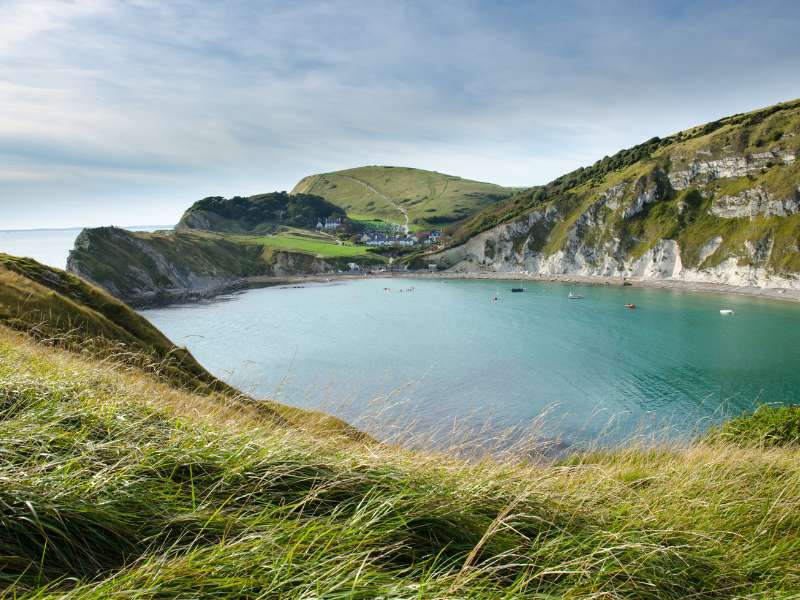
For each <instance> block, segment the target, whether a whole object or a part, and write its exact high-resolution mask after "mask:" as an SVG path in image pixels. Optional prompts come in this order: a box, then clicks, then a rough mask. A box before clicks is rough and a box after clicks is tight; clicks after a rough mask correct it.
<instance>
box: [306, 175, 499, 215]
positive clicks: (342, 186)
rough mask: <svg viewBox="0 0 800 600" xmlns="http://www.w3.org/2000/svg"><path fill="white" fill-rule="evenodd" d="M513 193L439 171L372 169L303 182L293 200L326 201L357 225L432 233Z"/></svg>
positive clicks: (313, 176) (318, 177)
mask: <svg viewBox="0 0 800 600" xmlns="http://www.w3.org/2000/svg"><path fill="white" fill-rule="evenodd" d="M514 191H515V190H514V189H511V188H504V187H501V186H499V185H495V184H492V183H482V182H479V181H471V180H469V179H462V178H461V177H456V176H454V175H445V174H442V173H437V172H435V171H424V170H422V169H411V168H407V167H381V166H370V167H359V168H355V169H346V170H344V171H335V172H332V173H322V174H319V175H310V176H308V177H304V178H303V179H302V180H301V181H300V182H299V183H298V184H297V185H296V186H295V187H294V189H293V190H292V194H315V195H317V196H322V197H323V198H325V199H326V200H327V201H328V202H331V203H332V204H335V205H337V206H339V207H341V208H342V209H344V210H345V211H347V215H348V216H349V217H350V218H352V219H356V220H366V221H371V220H381V221H385V222H389V223H394V224H397V225H405V224H408V225H409V226H410V227H411V228H415V227H416V228H421V229H430V228H433V227H436V226H441V225H443V224H446V223H452V222H454V221H459V220H461V219H465V218H466V217H468V216H470V215H472V214H474V213H475V212H477V211H479V210H481V209H482V208H484V207H486V206H490V205H493V204H495V203H497V202H500V201H502V200H504V199H506V198H508V197H510V196H511V194H512V193H513V192H514Z"/></svg>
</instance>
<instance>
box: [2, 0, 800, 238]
mask: <svg viewBox="0 0 800 600" xmlns="http://www.w3.org/2000/svg"><path fill="white" fill-rule="evenodd" d="M0 15H2V18H0V229H14V228H37V227H70V226H96V225H109V224H114V225H121V226H125V225H144V224H158V225H167V224H172V223H175V222H177V220H178V218H179V216H180V214H181V213H182V211H183V210H184V209H185V208H187V207H188V206H189V205H190V204H191V203H192V202H194V201H195V200H198V199H200V198H203V197H205V196H234V195H250V194H255V193H262V192H268V191H274V190H291V189H292V187H293V186H294V184H295V183H296V182H297V181H298V180H300V179H301V178H302V177H304V176H305V175H309V174H312V173H320V172H326V171H333V170H337V169H343V168H349V167H355V166H361V165H370V164H381V165H402V166H411V167H419V168H425V169H431V170H436V171H441V172H444V173H451V174H454V175H460V176H462V177H466V178H470V179H477V180H481V181H491V182H495V183H499V184H504V185H510V186H528V185H536V184H542V183H546V182H547V181H550V180H551V179H554V178H555V177H557V176H559V175H561V174H563V173H565V172H567V171H570V170H572V169H574V168H577V167H579V166H582V165H587V164H591V163H593V162H594V161H595V160H597V159H599V158H601V157H603V156H604V155H607V154H612V153H614V152H616V151H617V150H620V149H622V148H625V147H629V146H632V145H634V144H637V143H640V142H642V141H644V140H646V139H649V138H651V137H653V136H655V135H658V136H664V135H669V134H670V133H673V132H675V131H679V130H681V129H685V128H687V127H691V126H693V125H696V124H700V123H704V122H707V121H711V120H715V119H717V118H719V117H722V116H726V115H729V114H733V113H738V112H744V111H747V110H751V109H755V108H758V107H761V106H766V105H770V104H774V103H776V102H780V101H785V100H791V99H794V98H797V97H800V77H798V73H800V35H798V26H799V25H800V2H797V1H796V0H789V1H785V2H780V1H772V2H771V1H769V0H761V1H759V2H753V1H752V0H747V1H743V2H737V1H736V0H725V1H719V2H702V1H699V0H694V1H687V2H682V1H680V2H679V1H672V0H660V1H655V0H653V1H647V0H630V1H628V2H615V1H614V0H604V1H603V2H596V1H588V0H587V1H570V0H560V1H559V2H550V1H547V2H536V1H533V0H531V1H524V2H511V1H503V0H494V1H491V0H488V1H486V2H477V1H468V0H462V1H455V0H439V1H433V0H429V1H426V2H416V1H413V0H406V1H403V0H393V1H386V2H383V1H381V0H369V1H364V2H361V1H358V0H350V1H343V2H337V1H320V2H314V1H304V2H296V1H287V2H283V1H271V0H258V1H255V0H242V1H237V0H226V2H211V1H209V2H200V1H191V2H181V1H175V2H170V1H167V0H152V1H151V0H130V1H127V2H120V1H115V0H72V1H49V0H0Z"/></svg>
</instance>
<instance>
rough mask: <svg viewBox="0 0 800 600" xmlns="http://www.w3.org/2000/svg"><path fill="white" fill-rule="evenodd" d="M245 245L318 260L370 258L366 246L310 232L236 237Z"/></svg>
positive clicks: (285, 232)
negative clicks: (298, 253) (308, 256)
mask: <svg viewBox="0 0 800 600" xmlns="http://www.w3.org/2000/svg"><path fill="white" fill-rule="evenodd" d="M236 239H237V240H241V241H243V242H244V243H247V244H256V245H260V246H264V247H268V248H275V249H278V250H288V251H292V252H304V253H307V254H313V255H314V256H318V257H320V258H363V257H365V256H369V257H372V256H374V255H372V254H371V253H369V252H368V248H367V247H366V246H357V245H355V244H352V243H350V242H341V243H339V242H338V241H337V240H336V238H334V237H332V236H329V235H324V234H319V233H315V232H311V231H306V230H300V229H290V230H287V231H282V232H280V233H277V234H275V235H269V236H237V237H236Z"/></svg>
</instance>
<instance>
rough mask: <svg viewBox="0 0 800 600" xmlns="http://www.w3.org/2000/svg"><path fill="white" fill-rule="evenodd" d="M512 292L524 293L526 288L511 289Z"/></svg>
mask: <svg viewBox="0 0 800 600" xmlns="http://www.w3.org/2000/svg"><path fill="white" fill-rule="evenodd" d="M511 291H512V292H524V291H525V288H511Z"/></svg>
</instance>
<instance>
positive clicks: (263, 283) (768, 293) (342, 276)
mask: <svg viewBox="0 0 800 600" xmlns="http://www.w3.org/2000/svg"><path fill="white" fill-rule="evenodd" d="M383 278H386V279H394V278H402V279H439V280H442V279H449V280H487V281H529V282H533V283H577V284H582V285H598V286H610V285H613V286H618V287H623V286H631V287H637V288H648V289H662V290H678V291H683V292H694V293H703V294H720V295H734V296H743V297H749V298H760V299H764V300H778V301H781V302H791V303H800V289H790V288H759V287H753V286H735V285H727V284H721V283H708V282H692V281H681V280H675V279H640V278H626V279H624V280H623V279H622V278H621V277H605V276H599V275H532V274H525V273H514V272H506V273H499V272H477V273H452V272H447V271H441V272H427V271H387V272H385V273H316V274H307V275H286V276H279V277H274V276H263V275H262V276H255V277H248V278H245V279H242V280H239V281H236V282H230V283H228V284H227V285H221V286H219V287H216V288H212V289H206V290H180V291H178V290H174V291H171V292H172V293H169V292H168V293H163V291H162V292H161V293H156V294H154V295H153V296H151V297H149V298H147V299H146V300H145V299H143V298H138V299H136V300H138V302H137V301H136V300H134V301H133V302H130V300H128V302H129V303H130V304H131V305H132V306H133V307H134V308H136V309H137V310H144V309H152V308H165V307H168V306H174V305H177V304H192V303H195V302H202V301H207V300H214V299H215V298H218V297H221V296H225V295H228V294H232V293H237V292H245V291H247V290H251V289H261V288H266V287H279V286H287V285H298V284H306V283H331V282H333V281H348V280H359V279H383ZM143 300H144V301H143Z"/></svg>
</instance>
